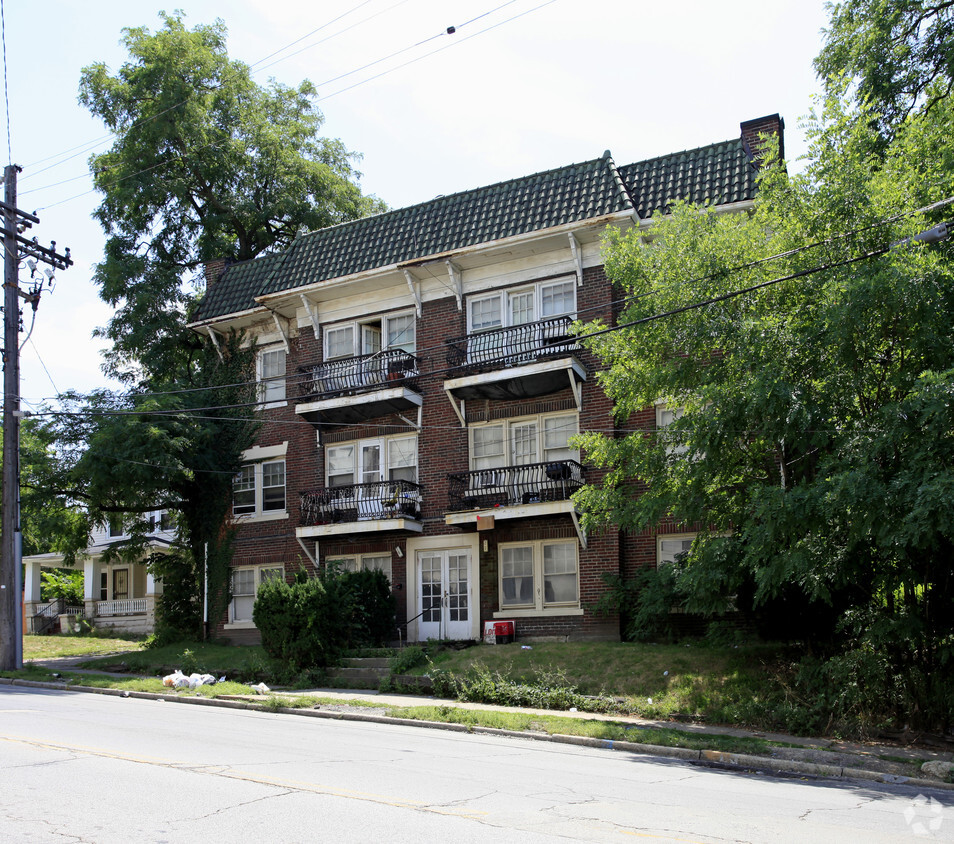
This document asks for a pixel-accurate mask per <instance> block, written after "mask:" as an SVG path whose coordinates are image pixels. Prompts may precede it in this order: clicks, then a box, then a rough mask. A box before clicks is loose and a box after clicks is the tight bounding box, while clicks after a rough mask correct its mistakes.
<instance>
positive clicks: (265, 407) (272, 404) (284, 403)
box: [259, 399, 288, 410]
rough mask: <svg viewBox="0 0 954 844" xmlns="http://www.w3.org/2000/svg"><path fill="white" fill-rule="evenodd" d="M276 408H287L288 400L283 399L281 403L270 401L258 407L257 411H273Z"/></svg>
mask: <svg viewBox="0 0 954 844" xmlns="http://www.w3.org/2000/svg"><path fill="white" fill-rule="evenodd" d="M277 407H288V400H287V399H283V400H282V401H270V402H268V404H263V405H260V406H259V410H274V409H275V408H277Z"/></svg>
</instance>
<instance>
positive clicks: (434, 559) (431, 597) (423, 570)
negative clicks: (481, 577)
mask: <svg viewBox="0 0 954 844" xmlns="http://www.w3.org/2000/svg"><path fill="white" fill-rule="evenodd" d="M471 592H472V588H471V576H470V552H469V551H467V550H464V549H455V550H447V551H418V553H417V596H418V611H419V612H421V617H420V620H419V622H418V629H419V631H420V636H419V638H420V639H421V640H422V641H423V640H426V639H470V638H473V623H472V619H473V616H472V613H473V611H474V608H473V606H472V603H473V602H472V600H471V598H472V596H471Z"/></svg>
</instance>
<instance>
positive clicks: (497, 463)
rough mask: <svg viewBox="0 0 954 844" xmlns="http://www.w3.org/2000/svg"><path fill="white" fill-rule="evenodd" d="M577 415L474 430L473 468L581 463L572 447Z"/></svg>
mask: <svg viewBox="0 0 954 844" xmlns="http://www.w3.org/2000/svg"><path fill="white" fill-rule="evenodd" d="M578 429H579V417H578V415H577V414H576V413H554V414H547V415H543V416H533V417H529V418H523V419H507V420H504V421H501V422H492V423H489V424H487V425H473V426H471V427H470V468H471V469H472V470H474V471H477V470H479V469H498V468H501V467H504V466H525V465H527V464H530V463H542V462H552V461H557V460H577V461H579V459H580V451H579V449H576V448H572V447H571V446H570V438H571V437H574V436H576V434H577V432H578Z"/></svg>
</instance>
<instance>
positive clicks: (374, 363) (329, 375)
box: [298, 349, 418, 399]
mask: <svg viewBox="0 0 954 844" xmlns="http://www.w3.org/2000/svg"><path fill="white" fill-rule="evenodd" d="M298 372H299V382H298V397H299V398H300V399H322V398H331V397H332V396H338V395H350V394H355V393H365V392H369V391H371V390H380V389H383V388H385V387H388V386H398V385H400V384H402V383H404V382H406V381H407V380H408V379H409V378H414V377H415V376H416V375H417V373H418V362H417V358H416V357H415V356H414V355H412V354H410V353H409V352H405V351H404V350H403V349H386V350H384V351H380V352H375V353H374V354H373V355H361V356H359V357H353V358H342V359H341V360H330V361H326V362H325V363H319V364H315V365H314V366H300V367H299V368H298Z"/></svg>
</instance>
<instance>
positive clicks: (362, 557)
mask: <svg viewBox="0 0 954 844" xmlns="http://www.w3.org/2000/svg"><path fill="white" fill-rule="evenodd" d="M385 559H386V560H387V565H386V566H385V565H375V564H374V561H375V560H377V561H378V562H382V561H384V560H385ZM328 563H338V564H339V565H340V566H341V568H342V569H343V570H344V571H365V570H366V569H379V570H380V571H383V572H384V574H385V576H386V577H387V579H388V583H390V582H391V555H390V553H388V552H387V551H382V552H374V553H370V554H336V555H335V556H333V557H331V556H329V557H327V558H326V559H325V565H327V564H328Z"/></svg>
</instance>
